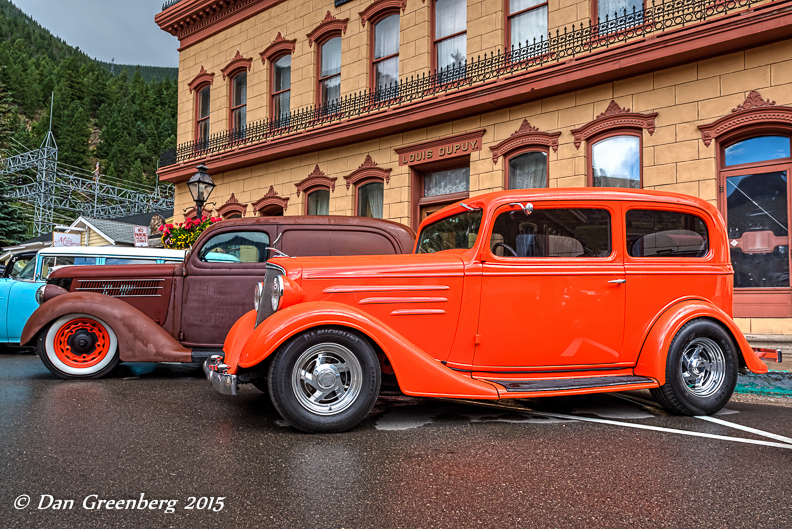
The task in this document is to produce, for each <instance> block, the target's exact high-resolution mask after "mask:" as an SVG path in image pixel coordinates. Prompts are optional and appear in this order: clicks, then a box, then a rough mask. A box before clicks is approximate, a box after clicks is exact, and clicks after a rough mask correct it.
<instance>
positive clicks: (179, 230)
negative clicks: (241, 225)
mask: <svg viewBox="0 0 792 529" xmlns="http://www.w3.org/2000/svg"><path fill="white" fill-rule="evenodd" d="M221 220H223V219H221V218H220V217H207V216H206V215H204V216H202V217H201V218H195V219H187V220H185V221H184V222H182V223H181V224H176V225H174V224H165V225H164V226H160V229H159V231H160V232H161V233H162V244H163V245H164V246H165V248H168V249H169V250H186V249H187V248H189V247H190V246H192V244H193V243H194V242H195V240H196V239H197V238H198V236H199V235H200V234H201V233H202V232H203V231H204V230H205V229H206V228H208V227H209V226H211V225H212V224H214V223H216V222H220V221H221Z"/></svg>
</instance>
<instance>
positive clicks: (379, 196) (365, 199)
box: [357, 180, 385, 219]
mask: <svg viewBox="0 0 792 529" xmlns="http://www.w3.org/2000/svg"><path fill="white" fill-rule="evenodd" d="M384 194H385V184H383V183H382V181H381V180H379V181H370V182H368V183H364V184H361V185H358V186H357V215H358V217H370V218H373V219H381V218H383V211H382V206H383V197H384Z"/></svg>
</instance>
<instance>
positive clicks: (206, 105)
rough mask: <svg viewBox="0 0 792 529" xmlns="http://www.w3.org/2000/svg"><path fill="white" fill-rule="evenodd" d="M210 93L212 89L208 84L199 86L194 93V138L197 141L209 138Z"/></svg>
mask: <svg viewBox="0 0 792 529" xmlns="http://www.w3.org/2000/svg"><path fill="white" fill-rule="evenodd" d="M211 95H212V89H211V88H210V86H209V85H208V84H206V85H205V86H203V87H202V88H199V89H198V91H197V93H196V94H195V140H196V141H199V142H203V141H206V140H207V139H208V138H209V114H210V112H211V102H210V97H211Z"/></svg>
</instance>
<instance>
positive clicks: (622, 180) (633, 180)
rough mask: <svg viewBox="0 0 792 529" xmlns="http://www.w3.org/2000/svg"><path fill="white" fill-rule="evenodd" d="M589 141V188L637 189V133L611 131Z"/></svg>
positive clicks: (638, 140)
mask: <svg viewBox="0 0 792 529" xmlns="http://www.w3.org/2000/svg"><path fill="white" fill-rule="evenodd" d="M600 138H601V139H597V138H592V139H591V140H590V141H589V144H590V148H589V151H590V153H589V160H590V165H591V168H590V176H589V185H590V186H592V187H622V188H627V189H641V135H640V133H638V132H633V131H620V132H615V133H614V132H611V133H609V134H606V135H604V136H601V137H600Z"/></svg>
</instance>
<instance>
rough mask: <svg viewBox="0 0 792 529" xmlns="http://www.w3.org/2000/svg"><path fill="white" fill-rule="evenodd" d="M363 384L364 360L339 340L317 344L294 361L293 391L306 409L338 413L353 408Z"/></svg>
mask: <svg viewBox="0 0 792 529" xmlns="http://www.w3.org/2000/svg"><path fill="white" fill-rule="evenodd" d="M362 386H363V371H362V369H361V367H360V362H359V361H358V359H357V357H356V356H355V355H354V354H353V353H352V351H350V350H349V349H347V348H346V347H344V346H342V345H339V344H337V343H321V344H318V345H314V346H313V347H310V348H309V349H307V350H306V351H305V352H304V353H303V354H302V355H300V357H299V358H298V359H297V362H296V363H295V364H294V370H293V372H292V391H293V392H294V395H295V396H296V397H297V401H298V402H299V403H300V405H301V406H302V407H303V408H305V409H306V410H308V411H310V412H312V413H315V414H317V415H336V414H338V413H341V412H342V411H344V410H345V409H347V408H349V407H350V406H351V405H352V404H353V403H354V402H355V400H356V399H357V398H358V396H359V395H360V391H361V388H362Z"/></svg>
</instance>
